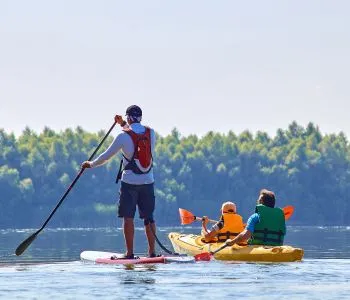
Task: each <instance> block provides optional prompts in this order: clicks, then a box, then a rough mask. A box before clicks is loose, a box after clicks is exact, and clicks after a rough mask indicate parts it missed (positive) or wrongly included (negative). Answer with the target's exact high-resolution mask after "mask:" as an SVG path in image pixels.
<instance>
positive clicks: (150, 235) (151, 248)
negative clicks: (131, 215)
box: [145, 220, 156, 256]
mask: <svg viewBox="0 0 350 300" xmlns="http://www.w3.org/2000/svg"><path fill="white" fill-rule="evenodd" d="M148 222H149V223H148ZM146 223H148V224H146ZM152 230H153V232H152ZM145 232H146V237H147V241H148V255H149V256H152V255H154V254H155V253H156V250H155V237H154V235H155V234H156V224H155V223H154V221H153V220H152V221H150V220H145Z"/></svg>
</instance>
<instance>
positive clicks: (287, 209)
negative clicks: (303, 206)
mask: <svg viewBox="0 0 350 300" xmlns="http://www.w3.org/2000/svg"><path fill="white" fill-rule="evenodd" d="M283 212H284V218H285V219H286V220H288V219H289V218H290V217H291V216H292V214H293V212H294V206H292V205H288V206H285V207H283Z"/></svg>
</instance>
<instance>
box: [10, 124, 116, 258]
mask: <svg viewBox="0 0 350 300" xmlns="http://www.w3.org/2000/svg"><path fill="white" fill-rule="evenodd" d="M116 124H117V123H116V122H114V123H113V125H112V126H111V128H110V129H109V130H108V132H107V133H106V135H105V136H104V138H103V139H102V141H101V142H100V144H99V145H98V146H97V148H96V149H95V151H94V152H93V153H92V154H91V156H90V157H89V159H88V160H89V161H90V160H92V159H93V157H94V156H95V154H96V153H97V151H98V150H99V149H100V147H101V146H102V144H103V142H104V141H105V140H106V138H107V137H108V135H109V134H110V133H111V131H112V129H113V128H114V126H115V125H116ZM84 170H85V169H84V168H81V169H80V171H79V173H78V175H77V176H76V177H75V179H74V180H73V182H72V183H71V185H70V186H69V187H68V189H67V190H66V192H65V193H64V195H63V196H62V198H61V200H60V201H59V202H58V204H57V205H56V207H55V208H54V210H53V211H52V212H51V214H50V215H49V217H48V218H47V220H46V221H45V222H44V224H43V225H42V226H41V228H40V229H39V230H37V231H36V232H34V233H33V234H32V235H31V236H29V237H28V238H27V239H25V240H24V241H23V242H22V243H21V244H20V245H19V246H18V247H17V249H16V252H15V253H16V255H17V256H19V255H21V254H22V253H23V252H24V251H25V250H26V249H27V248H28V247H29V245H30V244H31V243H32V242H33V241H34V240H35V238H36V237H37V235H38V234H39V233H40V232H41V231H42V230H43V229H44V228H45V226H46V224H47V223H48V222H49V221H50V219H51V218H52V216H53V215H54V213H55V212H56V210H57V209H58V208H59V207H60V205H61V204H62V202H63V200H64V199H65V198H66V197H67V195H68V194H69V192H70V191H71V189H72V188H73V186H74V185H75V184H76V182H77V181H78V179H79V178H80V176H81V174H83V172H84Z"/></svg>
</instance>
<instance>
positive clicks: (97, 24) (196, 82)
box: [0, 0, 350, 136]
mask: <svg viewBox="0 0 350 300" xmlns="http://www.w3.org/2000/svg"><path fill="white" fill-rule="evenodd" d="M349 11H350V2H348V1H317V0H310V1H301V0H296V1H250V2H242V1H228V0H227V1H218V2H215V3H214V2H212V1H208V0H207V1H199V0H198V1H194V0H191V1H176V2H168V1H167V2H164V1H160V0H150V1H132V2H129V1H128V2H124V1H112V0H106V1H101V2H95V1H91V0H88V1H83V0H77V1H68V0H62V1H44V0H34V1H24V0H19V1H9V0H0V38H1V41H2V46H1V47H0V107H1V108H0V128H4V129H5V130H6V132H14V133H15V134H16V135H19V134H20V133H21V132H22V131H23V129H24V128H25V127H26V126H29V127H30V128H31V129H33V130H35V131H37V132H39V131H41V130H42V129H43V127H44V126H48V127H50V128H52V129H54V130H56V131H57V130H64V129H65V128H68V127H70V128H74V127H76V126H81V127H82V128H84V129H85V130H88V131H91V132H93V131H98V130H101V129H105V130H106V129H108V128H109V127H110V126H111V124H112V122H113V116H114V114H116V113H120V114H123V115H124V113H125V109H126V107H127V106H129V105H131V104H138V105H140V106H141V108H142V109H143V111H144V123H145V124H149V125H150V126H152V127H154V128H155V130H156V131H157V132H159V133H160V134H161V135H163V136H164V135H167V134H169V133H170V132H171V130H172V129H173V128H177V129H178V130H179V132H180V133H181V134H183V135H184V136H188V135H189V134H196V135H198V136H203V135H204V134H205V133H207V132H209V131H215V132H221V133H227V132H228V131H229V130H232V131H234V132H236V133H240V132H242V131H244V130H249V131H251V132H252V133H255V132H257V131H258V130H260V131H264V132H267V133H268V134H269V135H270V136H274V135H275V133H276V131H277V129H278V128H282V129H287V127H288V125H289V124H290V123H291V122H292V121H294V120H295V121H296V122H297V123H298V124H300V125H302V126H304V127H305V126H306V125H307V124H308V123H309V122H312V123H314V124H315V125H317V126H318V127H319V128H320V131H321V132H322V133H324V134H328V133H339V132H341V131H342V132H344V133H345V134H346V135H347V136H350V120H349V117H348V113H347V111H348V110H349V108H350V101H348V100H349V98H350V92H349V88H348V85H347V84H348V80H347V78H348V72H349V71H348V70H349V69H350V58H349V54H348V53H349V52H350V18H349V17H348V15H349V13H348V12H349ZM115 132H116V131H115Z"/></svg>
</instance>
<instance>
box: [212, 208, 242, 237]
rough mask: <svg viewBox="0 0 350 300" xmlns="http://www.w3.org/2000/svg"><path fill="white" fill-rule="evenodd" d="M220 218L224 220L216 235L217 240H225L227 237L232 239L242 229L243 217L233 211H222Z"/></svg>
mask: <svg viewBox="0 0 350 300" xmlns="http://www.w3.org/2000/svg"><path fill="white" fill-rule="evenodd" d="M221 220H223V221H224V227H223V228H221V229H220V230H219V232H218V234H217V235H216V236H217V238H218V241H219V242H225V241H226V240H227V239H233V238H234V237H235V236H237V235H238V234H239V233H241V232H242V231H243V230H244V225H243V219H242V217H241V216H240V215H238V214H235V213H223V214H222V216H221Z"/></svg>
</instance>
